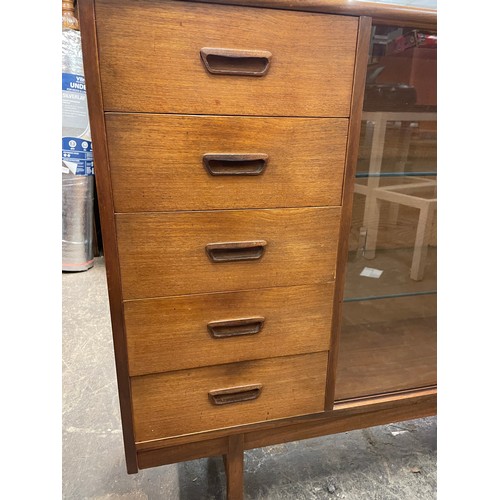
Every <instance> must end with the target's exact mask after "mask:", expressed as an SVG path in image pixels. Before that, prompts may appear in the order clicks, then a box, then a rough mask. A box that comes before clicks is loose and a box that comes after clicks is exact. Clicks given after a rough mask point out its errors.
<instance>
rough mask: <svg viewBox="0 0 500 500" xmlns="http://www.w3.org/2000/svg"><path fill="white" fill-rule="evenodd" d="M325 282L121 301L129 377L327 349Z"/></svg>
mask: <svg viewBox="0 0 500 500" xmlns="http://www.w3.org/2000/svg"><path fill="white" fill-rule="evenodd" d="M332 300H333V283H325V284H320V285H312V286H296V287H290V288H288V287H282V288H264V289H260V290H250V291H245V292H231V293H212V294H208V295H189V296H183V297H170V298H167V299H151V300H138V301H128V302H125V304H124V307H125V324H126V325H127V326H126V328H127V348H128V349H127V350H128V356H129V372H130V374H131V375H144V374H147V373H155V372H162V371H170V370H181V369H185V368H196V367H198V366H210V365H217V364H222V363H232V362H235V361H245V360H249V359H261V358H268V357H273V356H287V355H292V354H301V353H308V352H319V351H326V350H328V349H329V342H330V330H331V318H332Z"/></svg>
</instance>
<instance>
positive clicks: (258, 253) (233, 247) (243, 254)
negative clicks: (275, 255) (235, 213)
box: [205, 240, 267, 262]
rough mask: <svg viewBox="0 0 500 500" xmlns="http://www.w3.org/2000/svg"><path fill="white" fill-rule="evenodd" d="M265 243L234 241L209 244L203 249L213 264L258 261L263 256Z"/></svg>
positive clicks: (260, 241)
mask: <svg viewBox="0 0 500 500" xmlns="http://www.w3.org/2000/svg"><path fill="white" fill-rule="evenodd" d="M266 245H267V241H265V240H255V241H235V242H228V243H209V244H208V245H207V246H206V247H205V248H206V251H207V254H208V256H209V257H210V259H212V261H213V262H234V261H238V260H258V259H260V258H261V257H262V256H263V255H264V250H265V248H266Z"/></svg>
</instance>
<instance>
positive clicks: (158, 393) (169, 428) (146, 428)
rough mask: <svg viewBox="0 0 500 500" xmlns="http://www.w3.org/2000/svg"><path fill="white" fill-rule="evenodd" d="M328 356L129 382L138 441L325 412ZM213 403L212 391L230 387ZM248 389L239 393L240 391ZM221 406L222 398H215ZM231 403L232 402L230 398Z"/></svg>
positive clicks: (222, 367)
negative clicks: (230, 391) (225, 393)
mask: <svg viewBox="0 0 500 500" xmlns="http://www.w3.org/2000/svg"><path fill="white" fill-rule="evenodd" d="M326 364H327V353H326V352H320V353H315V354H303V355H300V356H290V357H281V358H271V359H263V360H258V361H244V362H242V363H232V364H227V365H220V366H211V367H207V368H195V369H192V370H180V371H176V372H170V373H160V374H155V375H144V376H142V377H134V378H132V379H131V388H132V406H133V412H134V430H135V439H136V441H148V440H151V439H158V438H163V437H169V436H178V435H182V434H190V433H194V432H201V431H208V430H213V429H220V428H225V427H233V426H235V425H242V424H250V423H255V422H261V421H265V420H274V419H277V418H285V417H291V416H295V415H304V414H308V413H316V412H321V411H323V408H324V403H325V401H324V396H325V394H324V393H325V378H326ZM258 386H261V389H260V395H258V396H257V397H256V399H250V400H247V401H239V402H232V403H227V404H214V402H213V400H212V398H211V397H210V396H209V393H210V392H212V391H221V390H225V389H231V390H232V392H235V393H237V394H236V395H235V396H234V399H243V398H244V397H255V395H256V394H257V391H258V389H256V387H258ZM242 387H245V388H246V390H245V389H236V388H242ZM215 397H218V398H220V399H218V400H217V401H219V402H221V400H223V398H224V396H223V395H221V396H215ZM229 398H230V396H228V397H227V399H229ZM231 399H233V398H231Z"/></svg>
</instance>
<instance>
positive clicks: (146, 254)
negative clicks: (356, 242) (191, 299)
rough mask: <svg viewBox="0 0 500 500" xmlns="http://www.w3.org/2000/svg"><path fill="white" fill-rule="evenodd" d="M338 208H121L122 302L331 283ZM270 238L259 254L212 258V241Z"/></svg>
mask: <svg viewBox="0 0 500 500" xmlns="http://www.w3.org/2000/svg"><path fill="white" fill-rule="evenodd" d="M339 216H340V209H339V208H335V207H332V208H289V209H276V210H222V211H214V212H168V213H161V214H117V215H116V216H115V217H116V228H117V237H118V248H119V257H120V265H121V275H122V284H123V298H124V300H130V299H138V298H149V297H167V296H171V295H183V294H193V293H208V292H217V291H232V290H235V291H236V290H248V289H253V288H269V287H275V286H291V285H306V284H313V283H326V282H329V281H332V280H334V279H335V261H336V255H337V243H338V241H337V237H338V226H339ZM251 240H265V241H266V242H267V245H266V249H265V253H264V256H263V257H262V258H261V259H259V260H252V261H241V262H212V261H211V260H210V258H209V257H208V255H207V253H206V245H207V244H210V243H216V242H239V241H251Z"/></svg>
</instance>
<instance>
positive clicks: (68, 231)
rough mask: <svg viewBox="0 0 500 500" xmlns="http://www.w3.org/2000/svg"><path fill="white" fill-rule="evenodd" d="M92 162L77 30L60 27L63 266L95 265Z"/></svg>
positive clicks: (81, 268)
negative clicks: (61, 28)
mask: <svg viewBox="0 0 500 500" xmlns="http://www.w3.org/2000/svg"><path fill="white" fill-rule="evenodd" d="M93 221H94V163H93V155H92V142H91V136H90V125H89V117H88V109H87V95H86V92H85V78H84V76H83V58H82V49H81V39H80V32H79V31H76V30H74V29H66V28H63V30H62V270H63V271H85V270H87V269H89V268H91V267H92V266H93V265H94V256H93V245H92V243H93V241H92V240H93Z"/></svg>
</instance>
